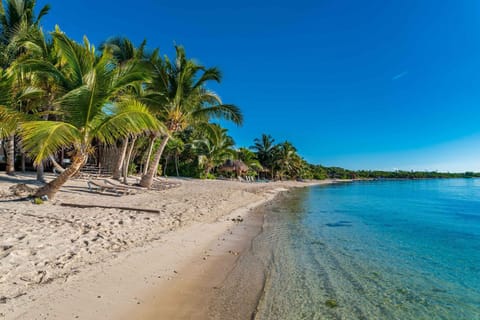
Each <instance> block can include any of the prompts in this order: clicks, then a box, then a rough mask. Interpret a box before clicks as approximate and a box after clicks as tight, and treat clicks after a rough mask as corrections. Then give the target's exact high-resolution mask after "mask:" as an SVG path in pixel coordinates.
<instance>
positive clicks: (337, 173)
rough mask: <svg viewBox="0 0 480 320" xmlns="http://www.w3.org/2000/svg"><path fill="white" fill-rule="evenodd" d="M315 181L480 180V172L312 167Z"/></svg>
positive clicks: (311, 170)
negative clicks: (355, 169) (354, 169)
mask: <svg viewBox="0 0 480 320" xmlns="http://www.w3.org/2000/svg"><path fill="white" fill-rule="evenodd" d="M310 172H311V174H312V175H313V178H314V179H440V178H478V177H480V173H479V172H463V173H449V172H437V171H402V170H398V171H380V170H357V171H353V170H348V169H344V168H340V167H324V166H321V165H310Z"/></svg>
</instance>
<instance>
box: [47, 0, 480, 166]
mask: <svg viewBox="0 0 480 320" xmlns="http://www.w3.org/2000/svg"><path fill="white" fill-rule="evenodd" d="M259 2H260V1H252V0H245V1H209V0H205V1H189V0H186V1H181V2H180V1H178V2H174V1H168V2H167V1H153V0H145V1H138V2H132V1H125V0H118V1H92V0H83V1H60V0H50V1H44V0H41V1H38V5H43V4H45V3H50V4H51V5H52V11H51V12H50V14H49V15H48V16H47V17H45V19H44V23H43V25H44V29H45V30H52V29H53V27H54V25H55V24H59V25H60V27H61V28H62V29H63V30H64V31H65V32H66V33H67V34H68V35H69V36H71V37H73V38H74V39H78V40H80V39H81V37H82V36H83V35H84V34H85V35H87V36H88V37H89V39H90V40H91V41H92V42H93V43H96V44H98V43H100V42H101V41H102V40H104V39H106V38H108V37H110V36H113V35H122V36H127V37H129V38H130V39H132V40H133V41H134V42H136V43H139V42H140V41H142V40H143V39H144V38H146V39H147V40H148V43H149V46H150V47H151V48H154V47H160V49H161V51H162V52H163V53H166V54H168V55H172V54H173V44H174V43H177V44H182V45H184V46H185V47H186V50H187V54H188V55H189V56H191V57H194V58H196V59H197V60H199V61H200V62H201V63H203V64H205V65H207V66H214V65H215V66H218V67H220V69H221V70H222V71H223V74H224V78H223V82H222V84H221V85H220V86H213V87H212V88H213V89H215V90H216V91H217V92H218V93H219V94H220V95H221V97H222V98H223V100H224V102H227V103H234V104H236V105H238V106H240V107H241V108H242V110H243V112H244V114H245V124H244V126H243V127H241V128H235V127H234V126H228V127H229V128H230V130H231V134H232V136H233V137H234V138H235V141H236V142H237V144H238V145H245V146H248V145H251V144H252V140H253V139H254V138H255V137H258V136H260V135H261V134H262V133H264V132H265V133H269V134H271V135H272V136H273V137H274V138H275V139H276V140H277V141H278V142H280V141H283V140H289V141H291V142H293V143H294V144H295V145H296V146H297V147H298V149H299V152H300V153H301V154H302V155H303V156H304V157H305V158H306V159H307V160H308V161H310V162H313V163H321V164H324V165H336V166H343V167H347V168H351V169H387V170H393V169H407V170H410V169H414V170H425V169H428V170H441V171H465V170H477V171H480V122H479V120H480V90H479V89H480V2H479V1H476V0H471V1H461V0H456V1H454V0H442V1H438V0H422V1H418V0H392V1H384V0H370V1H338V0H336V1H335V0H331V1H330V0H329V1H321V0H318V1H310V0H297V1H285V0H277V1H261V3H260V4H259Z"/></svg>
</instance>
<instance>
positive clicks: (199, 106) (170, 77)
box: [140, 46, 243, 188]
mask: <svg viewBox="0 0 480 320" xmlns="http://www.w3.org/2000/svg"><path fill="white" fill-rule="evenodd" d="M175 49H176V59H175V61H174V62H171V61H170V60H169V59H168V57H165V60H162V59H159V58H157V59H155V57H154V59H152V60H151V61H152V64H153V69H154V76H153V80H152V82H151V84H150V90H151V91H152V93H151V95H150V96H146V97H145V101H146V102H147V103H148V104H149V105H150V106H151V107H152V108H153V109H155V110H156V112H157V115H158V118H159V119H160V120H161V121H162V122H163V123H165V124H166V127H167V129H168V132H167V133H166V134H163V135H162V136H161V139H162V140H161V143H160V146H159V148H158V149H157V151H156V152H155V154H154V156H153V159H152V160H151V161H150V164H149V166H148V170H147V172H146V173H145V174H144V175H143V176H142V179H141V181H140V185H141V186H143V187H147V188H149V187H151V185H152V183H153V177H154V176H155V174H156V173H157V171H158V166H159V163H160V159H161V157H162V154H163V151H164V149H165V146H166V145H167V142H168V140H169V139H170V137H171V136H172V135H173V134H174V133H177V132H180V131H183V130H184V129H186V128H187V127H189V126H192V125H194V124H196V123H200V122H203V123H206V122H208V121H209V120H210V119H211V118H212V117H216V118H223V119H226V120H230V121H233V122H234V123H235V124H238V125H240V124H241V123H242V122H243V117H242V114H241V112H240V109H239V108H238V107H236V106H234V105H231V104H223V103H222V101H221V100H220V98H219V97H218V96H217V95H216V94H215V93H214V92H212V91H209V90H207V89H206V87H205V85H206V83H207V82H209V81H216V82H220V80H221V73H220V71H219V70H218V69H217V68H205V67H204V66H201V65H199V64H198V63H196V62H195V61H193V60H191V59H187V57H186V54H185V50H184V49H183V47H179V46H176V47H175Z"/></svg>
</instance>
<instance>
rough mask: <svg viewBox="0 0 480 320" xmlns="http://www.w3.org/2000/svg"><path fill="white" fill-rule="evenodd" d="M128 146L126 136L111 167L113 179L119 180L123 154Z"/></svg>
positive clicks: (123, 160)
mask: <svg viewBox="0 0 480 320" xmlns="http://www.w3.org/2000/svg"><path fill="white" fill-rule="evenodd" d="M127 148H128V138H125V139H124V140H123V143H122V149H121V150H120V155H119V156H118V159H117V163H116V164H115V167H114V168H113V179H116V180H120V177H121V175H122V167H123V163H124V162H125V155H126V154H127Z"/></svg>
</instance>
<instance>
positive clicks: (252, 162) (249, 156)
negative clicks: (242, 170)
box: [237, 148, 263, 171]
mask: <svg viewBox="0 0 480 320" xmlns="http://www.w3.org/2000/svg"><path fill="white" fill-rule="evenodd" d="M237 158H238V159H239V160H242V161H243V163H245V164H246V165H247V166H248V167H249V168H251V169H253V170H255V171H260V170H263V166H262V165H261V163H260V161H258V159H257V155H256V154H255V153H254V152H253V151H251V150H249V149H247V148H240V149H238V150H237Z"/></svg>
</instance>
